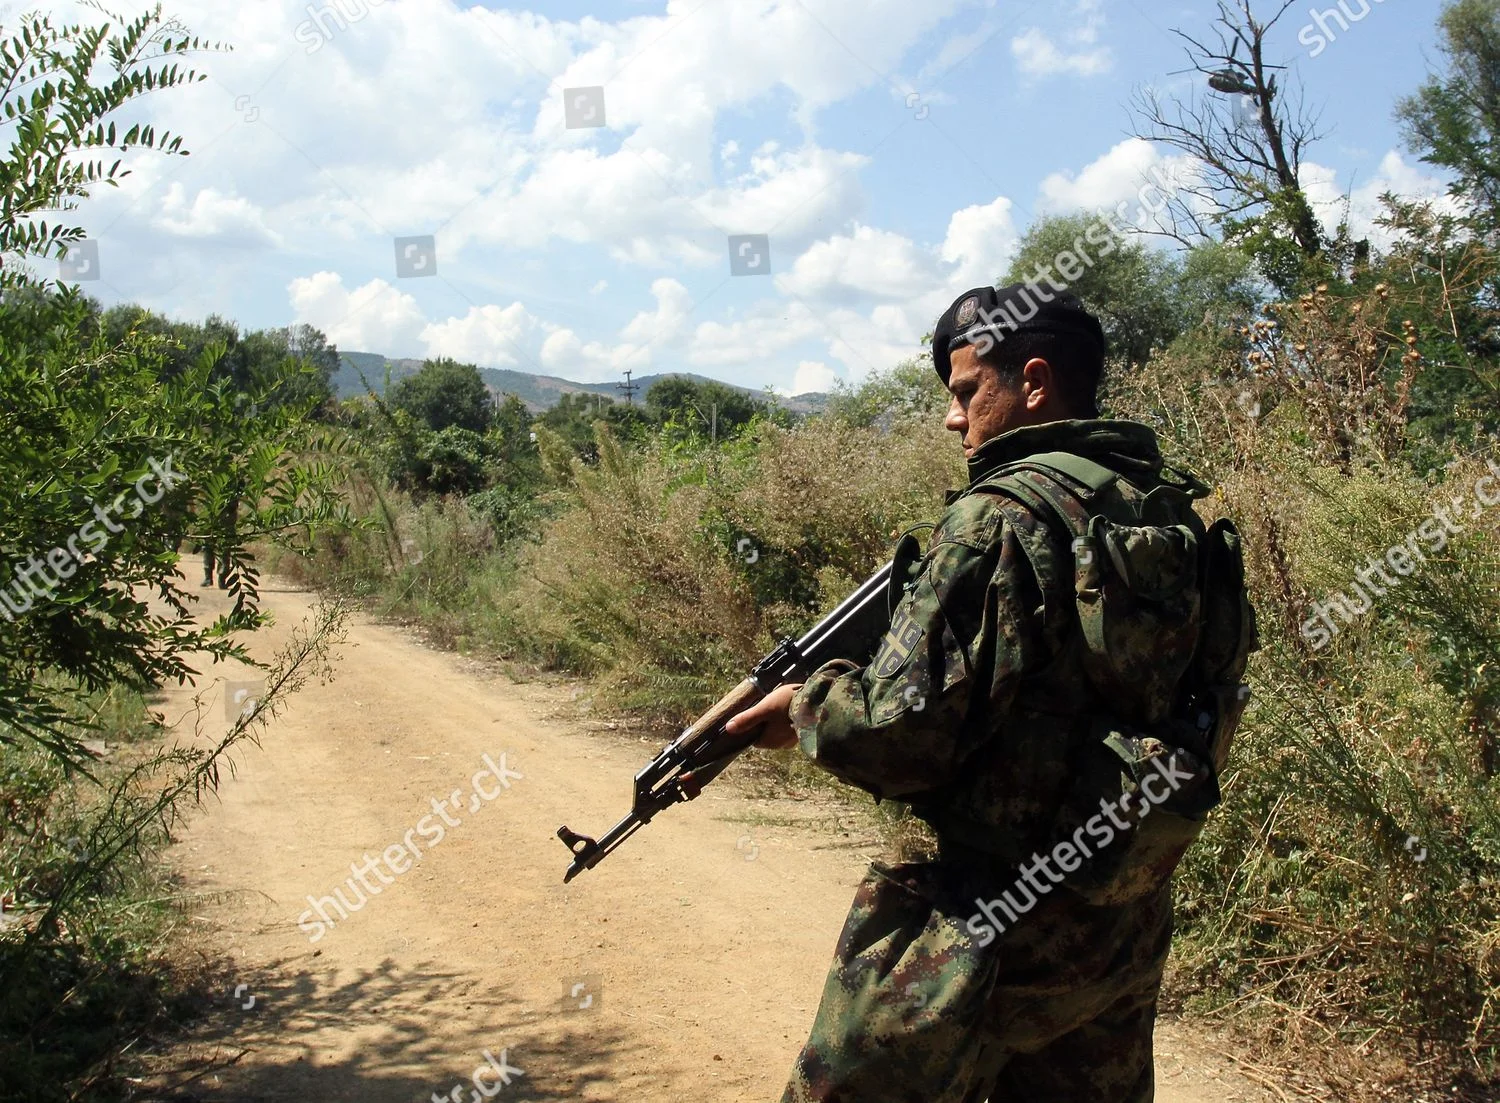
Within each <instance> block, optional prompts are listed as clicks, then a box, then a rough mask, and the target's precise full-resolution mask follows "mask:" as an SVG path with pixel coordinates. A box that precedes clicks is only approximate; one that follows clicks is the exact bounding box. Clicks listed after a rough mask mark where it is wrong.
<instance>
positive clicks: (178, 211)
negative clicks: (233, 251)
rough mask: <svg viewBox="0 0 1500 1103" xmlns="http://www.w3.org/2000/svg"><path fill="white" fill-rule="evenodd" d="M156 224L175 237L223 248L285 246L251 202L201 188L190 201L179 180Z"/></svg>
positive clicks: (163, 203)
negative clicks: (205, 241) (203, 241)
mask: <svg viewBox="0 0 1500 1103" xmlns="http://www.w3.org/2000/svg"><path fill="white" fill-rule="evenodd" d="M152 224H153V225H154V226H155V227H156V228H157V229H159V230H164V231H165V232H167V233H169V234H171V235H173V236H174V237H184V238H199V239H206V240H211V241H213V242H215V243H216V244H220V245H274V246H280V245H281V239H280V237H279V236H278V235H277V234H275V233H273V232H272V231H271V229H270V228H269V227H268V226H267V225H266V222H265V216H264V213H263V212H262V211H261V210H260V208H259V207H257V206H256V205H255V204H254V203H251V202H250V201H249V200H248V199H246V198H244V197H243V196H239V195H225V194H224V193H222V192H220V191H219V190H217V189H216V188H201V189H199V190H198V192H197V194H196V195H194V196H193V199H192V201H191V202H189V201H188V198H187V189H186V188H185V187H183V185H182V184H181V183H180V182H176V181H174V182H173V183H172V184H171V185H169V186H168V188H167V191H166V194H165V195H164V196H163V197H162V200H161V209H160V210H159V211H158V212H157V214H156V217H155V218H154V219H153V220H152Z"/></svg>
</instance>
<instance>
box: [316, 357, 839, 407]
mask: <svg viewBox="0 0 1500 1103" xmlns="http://www.w3.org/2000/svg"><path fill="white" fill-rule="evenodd" d="M421 368H422V361H420V360H388V359H387V358H386V357H384V356H382V355H380V354H379V353H378V352H344V353H340V354H339V370H338V371H337V372H336V373H334V376H333V386H334V391H335V393H336V394H337V395H338V396H339V397H340V398H352V397H353V396H355V395H361V394H364V393H365V389H366V388H365V382H368V383H369V385H370V388H372V389H373V390H374V391H375V393H376V394H384V393H385V385H386V373H387V371H389V373H390V381H391V382H392V383H395V382H397V381H398V380H401V379H404V378H406V377H407V376H408V375H415V374H416V373H417V372H418V371H420V370H421ZM361 374H363V375H364V380H363V381H362V380H361V379H360V375H361ZM672 374H675V375H678V376H685V377H686V378H688V379H696V380H698V381H699V382H702V383H708V382H712V380H710V379H708V378H707V377H705V376H701V375H693V374H691V373H688V372H678V373H669V374H663V375H643V376H641V377H639V378H638V379H636V380H635V384H636V386H638V387H639V388H640V390H639V391H637V392H636V395H637V399H638V400H641V401H644V400H645V397H646V395H647V394H649V393H650V391H651V388H652V386H653V385H654V384H656V383H657V382H659V381H660V380H663V379H667V378H669V377H670V375H672ZM479 375H480V378H482V379H483V380H484V382H485V384H486V385H487V386H488V387H489V388H490V390H492V391H495V392H497V393H501V394H513V395H515V396H516V397H517V398H519V399H520V400H521V401H522V402H524V403H526V408H527V409H528V410H530V411H531V412H532V413H536V414H539V413H544V412H545V411H547V410H550V409H552V407H554V406H556V405H557V403H558V402H559V401H560V400H561V399H562V396H563V395H565V394H602V395H605V396H607V397H609V398H613V399H614V400H615V401H617V402H623V401H624V400H625V396H624V395H623V394H621V393H620V390H619V388H618V387H617V386H616V385H615V384H613V383H574V382H572V381H571V380H568V379H559V378H558V377H557V376H555V375H532V374H530V373H528V372H519V371H511V370H510V369H508V368H480V369H479ZM725 386H730V387H733V386H734V385H733V384H732V383H727V384H725ZM734 389H735V390H737V391H742V392H744V393H745V394H747V395H751V396H752V397H754V398H761V399H763V398H765V397H766V393H765V392H764V391H754V390H751V389H750V388H748V387H734ZM779 401H780V403H781V405H783V406H785V407H786V408H787V409H788V410H791V411H792V412H793V413H797V414H815V413H820V412H822V410H823V409H824V407H826V406H827V404H828V396H827V395H826V394H818V393H813V394H799V395H796V396H795V397H793V398H781V399H779Z"/></svg>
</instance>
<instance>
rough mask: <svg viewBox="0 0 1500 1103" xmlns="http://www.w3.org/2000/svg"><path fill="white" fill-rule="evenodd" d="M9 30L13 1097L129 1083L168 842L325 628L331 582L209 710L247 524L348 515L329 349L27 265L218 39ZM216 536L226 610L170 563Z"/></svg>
mask: <svg viewBox="0 0 1500 1103" xmlns="http://www.w3.org/2000/svg"><path fill="white" fill-rule="evenodd" d="M0 39H3V42H0V90H3V91H0V107H3V111H4V118H5V119H6V124H5V129H6V134H7V137H8V139H9V140H10V143H11V144H10V145H9V146H8V148H7V149H6V150H5V151H4V152H3V153H0V175H3V176H4V178H5V182H6V199H5V203H4V205H3V208H0V250H3V251H4V253H5V263H4V268H3V274H0V570H3V572H4V573H3V577H0V602H3V605H0V1070H3V1074H0V1100H7V1101H15V1103H53V1101H58V1103H61V1101H65V1100H66V1101H70V1103H71V1101H77V1100H104V1099H120V1098H126V1097H128V1096H129V1095H130V1094H131V1088H130V1084H129V1073H130V1070H131V1068H132V1067H133V1062H135V1061H137V1060H138V1059H139V1056H140V1054H141V1053H142V1052H143V1051H145V1050H147V1049H149V1048H150V1045H151V1041H152V1040H153V1039H155V1038H160V1037H162V1036H163V1035H164V1034H165V1033H168V1032H170V1030H171V1029H172V1025H173V1023H174V1022H175V1021H176V1020H177V1018H178V1016H179V1015H180V1014H181V1013H182V1012H183V1010H184V1009H185V1008H188V1007H189V1006H191V1005H192V1003H193V997H194V996H195V988H194V984H195V980H194V977H193V976H191V975H188V974H184V973H182V972H180V971H179V970H178V969H176V968H175V967H174V966H173V964H172V958H171V957H170V955H169V954H168V949H169V946H170V940H171V936H172V935H173V933H174V932H175V931H176V930H177V928H178V926H179V922H178V920H179V918H180V915H181V912H182V910H183V909H184V908H185V907H186V906H188V905H189V904H190V901H188V900H186V899H185V898H184V896H183V895H182V892H181V890H180V889H179V888H178V887H177V886H176V885H174V884H173V883H172V880H171V878H170V877H169V875H168V874H167V872H166V871H165V869H164V868H163V866H162V864H161V862H160V859H159V852H160V848H161V847H162V845H163V844H164V843H165V842H166V841H167V840H168V839H169V837H170V835H171V832H172V830H173V827H174V825H175V824H176V823H177V822H178V821H179V819H180V817H181V816H182V815H183V814H185V813H186V812H187V811H188V810H190V809H191V808H193V807H194V806H195V804H196V803H197V802H198V801H199V800H201V799H202V798H203V797H204V796H205V795H206V794H208V793H210V792H212V790H213V789H214V787H215V786H216V785H217V784H218V781H219V778H220V775H221V771H222V770H223V769H224V768H225V767H226V765H227V764H228V762H229V755H230V753H231V752H232V751H233V749H234V748H235V747H236V746H238V745H240V744H242V743H244V742H246V741H248V740H253V739H254V738H255V736H256V732H257V730H258V729H259V727H260V725H261V724H262V723H263V722H264V720H265V718H266V717H268V716H272V715H274V714H275V712H276V711H277V709H278V708H279V707H280V704H281V702H282V701H283V700H284V698H285V697H286V695H287V694H288V693H290V692H292V691H293V690H294V689H295V688H296V687H297V686H298V685H299V684H301V683H302V682H303V681H304V680H305V679H306V678H307V677H309V676H311V675H312V674H314V673H317V672H320V671H321V670H323V669H324V667H325V664H326V658H327V647H328V645H329V643H330V642H331V641H332V640H334V639H336V638H337V632H338V620H339V616H338V611H337V609H336V608H334V607H328V608H326V609H325V610H324V612H323V613H321V614H320V616H319V618H318V621H317V623H316V624H313V625H310V626H308V627H307V629H306V630H305V631H304V632H303V633H301V634H300V635H299V636H298V639H297V642H296V644H295V645H294V646H293V647H292V648H291V649H290V650H289V652H288V653H287V654H285V655H283V656H282V657H281V658H280V659H279V660H277V661H276V662H274V663H273V664H271V665H270V666H269V667H266V668H264V669H263V671H262V673H263V676H264V691H263V692H259V693H258V694H257V706H256V707H255V708H253V709H250V708H245V709H241V710H240V711H239V714H238V716H235V715H234V710H230V715H229V717H228V718H227V719H221V718H222V717H224V715H225V714H224V711H223V708H222V702H221V701H220V700H219V693H218V689H217V687H216V686H212V685H211V684H210V683H212V681H213V677H214V675H213V669H212V668H213V667H214V666H215V665H216V664H218V663H220V662H227V661H231V660H239V661H245V662H248V661H249V658H248V655H247V654H246V651H245V644H244V639H245V637H246V636H247V635H248V634H250V633H253V632H254V631H255V630H256V629H257V628H259V627H260V626H261V625H262V623H263V622H264V617H263V614H262V613H261V612H260V609H259V602H258V580H259V574H258V571H257V569H256V566H255V564H254V562H253V560H252V558H251V556H250V553H249V551H248V546H249V544H250V542H251V541H263V540H290V539H295V538H296V536H297V534H299V533H306V532H309V531H316V530H317V529H318V528H319V527H320V526H321V525H323V524H326V523H339V524H350V523H352V519H351V518H350V517H349V516H348V515H347V514H346V513H345V511H344V510H343V509H342V507H341V505H340V504H339V499H338V497H337V495H336V494H335V493H333V491H334V489H335V487H336V485H337V483H339V482H341V481H342V478H343V476H342V474H340V473H339V465H340V461H339V459H338V448H337V447H336V440H335V438H334V437H333V436H332V435H329V434H327V433H326V432H325V431H324V430H323V429H320V428H318V427H316V425H315V423H313V422H309V420H308V418H309V416H310V415H312V414H313V413H314V412H315V411H317V410H318V409H320V408H321V406H322V405H323V403H324V402H325V401H326V400H327V398H328V393H329V392H328V372H329V371H330V370H331V368H332V365H333V362H332V361H329V360H328V358H327V357H326V356H320V355H319V354H318V352H319V350H315V349H309V348H298V347H294V342H295V340H296V338H297V335H296V334H291V335H288V334H280V335H258V336H257V335H249V336H247V337H246V338H244V339H241V336H240V335H239V334H238V332H236V331H234V329H233V327H231V326H227V325H226V324H223V323H216V324H214V325H210V326H208V327H196V328H195V327H189V328H193V329H194V332H192V333H186V332H184V331H182V330H181V328H180V327H179V329H178V330H176V331H174V330H172V329H171V328H170V327H168V328H165V329H164V328H162V327H160V326H157V325H154V324H151V322H150V320H149V319H143V318H142V317H141V316H139V312H134V313H133V312H131V311H110V312H102V311H101V310H100V309H99V307H98V305H97V304H96V303H93V302H92V301H90V300H88V299H86V298H84V297H82V296H81V295H80V294H79V293H78V292H77V290H76V288H69V287H65V286H62V285H60V284H58V283H54V282H51V281H49V280H47V279H46V278H44V277H43V276H42V275H40V274H39V271H40V269H42V268H43V267H44V266H45V267H51V265H53V264H56V263H57V260H58V258H59V257H60V256H62V255H63V254H64V253H65V252H67V253H69V255H72V256H74V257H75V260H76V254H73V253H72V252H71V251H72V250H74V249H77V250H79V251H80V252H81V251H83V250H85V249H86V246H85V245H84V243H83V242H82V240H81V239H82V233H81V231H80V230H79V229H78V228H77V227H76V226H74V225H72V224H71V220H70V219H69V218H68V215H67V212H68V211H70V210H72V209H73V208H74V207H75V206H76V205H77V203H78V202H79V201H81V200H82V199H84V198H85V197H87V196H88V195H89V194H90V192H91V191H92V190H94V189H97V188H99V187H107V186H110V185H112V184H114V183H115V182H117V181H118V179H119V178H120V177H121V176H123V175H124V171H123V170H122V169H121V167H120V161H119V160H118V158H119V157H120V156H121V155H122V154H124V153H127V152H129V151H139V152H146V153H149V152H151V151H155V152H158V153H160V154H162V155H181V154H184V153H186V150H185V149H183V148H182V147H181V139H180V138H178V137H175V136H173V135H168V134H162V133H156V132H153V131H152V130H151V129H150V128H149V127H142V126H136V125H131V124H130V123H129V120H128V117H119V116H128V115H129V113H130V110H131V105H132V102H133V101H134V100H135V99H136V98H138V97H139V96H141V95H143V94H145V93H146V92H148V91H153V90H154V91H166V92H169V93H170V92H172V90H174V89H178V88H180V87H183V86H187V85H190V84H192V83H194V82H196V81H197V80H199V79H201V77H200V74H199V73H198V71H197V70H195V69H194V68H193V67H192V59H193V57H194V56H195V55H197V54H199V53H201V52H203V51H211V50H215V49H217V47H215V46H214V45H212V44H210V43H206V42H201V41H199V40H197V39H195V38H193V37H192V36H191V35H190V34H188V33H187V32H185V31H183V30H182V29H181V28H180V26H178V25H177V24H175V23H171V22H164V21H163V20H162V18H161V16H160V13H159V12H157V13H151V14H147V15H143V16H140V17H138V18H134V19H130V20H115V21H111V22H102V21H101V23H100V24H99V25H97V26H91V25H73V24H63V23H55V22H53V21H52V20H51V19H50V18H49V17H47V16H41V15H32V16H26V17H24V18H22V19H21V20H19V21H18V22H17V23H15V24H13V25H7V27H6V29H5V31H4V32H0ZM143 322H144V323H145V324H143ZM303 336H305V335H303ZM310 425H313V426H314V427H313V428H309V426H310ZM235 504H237V506H238V508H234V506H235ZM205 543H208V544H212V545H213V546H214V548H215V549H216V556H217V559H218V561H219V562H220V563H221V564H222V567H223V571H224V573H225V574H226V575H227V577H228V585H227V589H228V591H229V596H230V598H231V599H232V602H231V606H230V610H229V612H227V613H226V614H225V615H222V616H216V617H205V616H203V615H202V613H201V612H200V611H199V610H198V609H197V608H196V606H197V603H198V596H197V594H196V592H195V591H194V590H193V589H189V588H188V587H189V586H190V585H191V584H190V583H189V581H188V580H187V579H186V578H184V577H183V575H182V574H181V573H179V569H178V556H179V552H181V551H187V550H189V549H193V548H196V547H197V546H200V545H202V544H205ZM253 665H256V664H253ZM195 674H201V675H205V678H204V682H203V684H204V687H205V700H204V701H203V702H202V705H201V707H200V709H199V712H198V714H197V716H196V717H194V716H189V717H186V718H182V717H175V716H174V717H170V718H169V717H165V716H163V714H162V713H161V712H160V711H159V709H157V708H156V707H154V706H155V697H156V695H157V693H158V691H159V689H160V688H161V687H163V686H165V685H167V684H169V683H171V682H178V683H181V682H184V681H185V680H186V679H188V678H189V677H192V676H194V675H195ZM174 724H175V732H174V733H172V734H169V733H168V729H169V728H171V727H173V726H174Z"/></svg>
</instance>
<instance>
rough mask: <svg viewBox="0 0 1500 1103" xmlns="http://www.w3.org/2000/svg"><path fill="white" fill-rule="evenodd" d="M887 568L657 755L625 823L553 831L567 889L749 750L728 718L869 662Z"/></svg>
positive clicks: (745, 736)
mask: <svg viewBox="0 0 1500 1103" xmlns="http://www.w3.org/2000/svg"><path fill="white" fill-rule="evenodd" d="M890 577H891V564H889V563H887V564H886V565H885V566H884V567H881V568H880V570H878V571H876V572H875V573H874V574H873V575H871V576H870V577H869V579H868V580H866V582H865V583H864V584H863V585H862V586H860V588H859V589H857V590H855V591H854V593H853V594H851V595H850V596H849V597H848V598H846V599H845V600H844V601H843V602H842V603H841V604H840V605H839V607H838V608H837V609H835V610H834V611H833V612H831V613H829V614H828V615H827V616H826V617H824V618H823V619H822V620H820V621H818V623H817V624H815V625H813V626H812V628H810V629H809V630H808V631H807V633H806V634H805V635H804V636H803V637H802V638H801V639H799V640H790V639H787V640H782V641H781V643H779V644H778V645H777V646H776V650H774V651H772V652H771V653H770V654H769V655H767V656H766V657H765V658H764V659H762V660H761V661H760V662H759V663H757V664H756V665H755V669H754V670H752V671H751V672H750V677H748V678H746V679H745V680H744V681H743V682H741V683H740V684H739V685H737V686H735V687H734V689H732V690H730V691H729V692H728V693H727V694H725V695H724V697H723V698H721V699H720V700H719V702H718V703H717V704H715V705H714V706H713V707H712V708H710V709H709V710H708V711H707V712H705V713H704V714H703V715H702V716H700V717H698V719H697V720H694V721H693V722H692V724H690V725H689V726H688V727H687V729H686V730H685V731H684V732H683V733H682V734H681V735H679V736H678V737H677V738H676V739H675V740H673V741H672V742H671V743H669V744H668V745H667V746H666V747H665V748H664V749H663V750H662V752H661V753H660V754H658V755H657V756H656V757H655V758H653V759H652V760H651V761H650V762H648V763H647V764H646V767H645V769H643V770H642V771H641V772H640V773H638V774H636V775H635V802H634V804H633V805H632V806H631V809H630V815H628V816H626V817H625V818H624V819H623V820H621V821H620V822H619V823H617V824H615V826H614V827H612V828H610V831H609V834H607V835H605V836H604V837H603V838H602V839H598V840H595V839H591V838H589V837H588V836H587V835H580V834H578V833H577V832H576V831H570V830H568V828H566V827H559V828H558V829H557V837H558V838H560V839H561V840H562V841H563V842H564V843H566V844H567V847H568V849H569V850H570V851H572V852H573V864H572V865H570V866H569V867H568V872H567V875H566V876H565V877H563V881H564V882H565V883H566V882H568V881H571V880H572V879H573V878H574V877H577V876H578V875H579V874H580V873H582V872H583V871H584V870H586V869H593V868H594V867H595V866H596V865H598V864H599V863H600V862H601V861H603V860H604V858H605V856H606V855H608V854H609V853H610V852H611V851H613V850H614V849H615V847H617V846H619V845H620V844H621V843H623V842H624V841H625V840H626V839H628V838H630V836H631V835H634V834H635V833H636V831H638V830H639V829H640V828H642V827H645V826H646V824H648V823H650V822H651V820H652V818H653V817H654V816H655V815H656V814H657V813H658V812H660V811H662V810H663V809H666V808H670V807H671V806H672V805H674V804H680V803H682V802H684V801H689V800H692V799H693V798H695V797H696V796H697V795H698V794H699V793H701V792H702V791H703V787H704V786H705V785H707V784H708V783H709V782H710V781H712V780H713V779H714V778H716V777H718V776H719V774H721V773H722V772H723V771H724V768H725V767H726V766H728V765H729V764H730V763H731V762H733V761H734V760H735V758H737V757H738V756H739V755H740V754H741V753H742V752H744V751H745V750H747V749H748V748H749V747H750V745H751V744H752V743H754V742H755V740H756V739H757V738H758V737H759V734H760V733H759V731H758V730H756V731H752V732H741V733H740V734H738V735H730V734H729V733H728V732H726V731H725V730H724V725H725V723H726V722H727V721H728V720H729V718H730V717H732V716H736V715H738V714H739V713H741V712H743V711H745V709H747V708H749V707H751V706H752V705H754V704H755V703H756V702H757V701H759V700H760V699H761V698H762V697H764V696H766V695H767V694H768V693H770V692H771V691H772V690H773V689H775V688H776V687H777V686H781V685H785V684H787V683H788V682H804V681H806V680H807V677H808V675H810V674H811V673H812V672H813V671H815V670H817V669H818V667H820V666H822V665H823V664H824V663H826V662H829V661H830V660H832V659H852V660H854V661H856V662H863V661H867V660H868V659H869V658H870V656H871V655H873V654H874V651H875V646H876V644H877V643H878V642H879V640H880V637H881V635H882V634H884V632H885V630H886V628H888V627H889V626H890V622H891V614H890V607H889V605H888V599H887V590H888V588H889V585H890Z"/></svg>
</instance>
